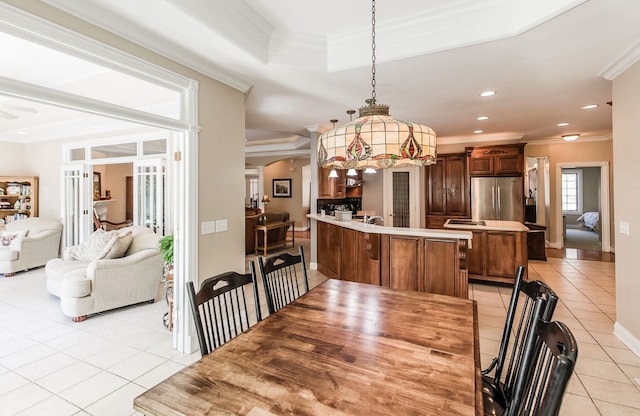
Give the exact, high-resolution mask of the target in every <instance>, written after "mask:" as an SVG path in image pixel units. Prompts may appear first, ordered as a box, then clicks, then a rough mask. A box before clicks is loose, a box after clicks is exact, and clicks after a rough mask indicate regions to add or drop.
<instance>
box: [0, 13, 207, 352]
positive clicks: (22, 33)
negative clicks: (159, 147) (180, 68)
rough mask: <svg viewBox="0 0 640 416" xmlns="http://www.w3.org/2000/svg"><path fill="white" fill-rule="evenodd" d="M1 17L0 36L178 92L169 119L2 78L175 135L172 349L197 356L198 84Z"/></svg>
mask: <svg viewBox="0 0 640 416" xmlns="http://www.w3.org/2000/svg"><path fill="white" fill-rule="evenodd" d="M0 12H1V13H0V31H2V32H4V33H8V34H10V35H13V36H17V37H20V38H22V39H25V40H28V41H31V42H35V43H38V44H41V45H43V46H46V47H49V48H52V49H55V50H58V51H62V52H64V53H68V54H71V55H73V56H76V57H78V58H81V59H85V60H87V61H90V62H93V63H97V64H99V65H102V66H105V67H108V68H111V69H114V70H116V71H120V72H124V73H127V74H129V75H133V76H135V77H137V78H140V79H143V80H146V81H148V82H152V83H154V84H156V85H159V86H164V87H165V88H170V89H174V90H176V91H179V92H180V112H179V113H180V116H179V119H171V118H169V117H164V116H158V115H154V114H151V113H146V112H143V111H139V110H135V109H131V108H127V107H122V106H118V105H114V104H110V103H105V102H101V101H99V100H94V99H91V98H87V97H82V96H78V95H75V94H70V93H65V92H63V91H59V90H55V89H52V88H46V87H42V86H37V85H33V84H30V83H26V82H21V81H18V80H15V79H9V78H5V77H0V91H2V92H3V94H4V95H10V96H13V97H16V98H23V99H27V100H32V101H37V102H41V103H45V104H49V105H57V106H60V107H64V108H69V109H75V110H79V111H84V112H87V113H91V114H96V115H101V116H105V117H110V118H115V119H119V120H125V121H131V122H134V123H137V124H141V125H146V126H151V127H157V128H161V129H166V130H169V131H171V140H170V143H171V144H170V147H169V154H170V157H169V158H168V160H167V161H168V163H167V168H168V169H169V171H170V172H171V175H172V178H173V183H174V185H175V186H173V187H172V191H171V194H170V195H167V198H169V200H170V201H171V202H170V205H169V206H170V209H171V211H172V212H171V215H172V217H173V219H174V221H173V229H172V230H168V232H173V233H174V237H175V246H174V250H175V253H174V273H175V275H174V279H175V284H176V291H175V293H174V313H175V314H176V315H177V317H178V319H177V320H176V321H175V323H174V331H173V347H174V348H176V349H178V351H180V352H184V353H191V352H193V351H195V349H196V348H197V338H196V337H195V332H194V331H193V330H192V329H191V324H190V321H189V319H190V318H189V314H188V313H185V312H184V311H186V310H188V299H187V295H186V292H185V291H182V290H181V287H184V286H185V282H186V281H188V280H193V279H195V278H196V277H197V276H198V270H197V269H198V262H197V253H198V233H197V230H198V209H197V206H198V203H197V201H198V179H197V177H198V176H197V173H198V151H197V150H198V143H197V142H198V135H199V131H200V127H199V124H198V82H197V81H196V80H193V79H191V78H189V77H186V76H184V75H181V74H179V73H176V72H173V71H171V70H169V69H167V68H164V67H162V66H159V65H157V64H153V63H151V62H148V61H145V60H144V59H142V58H140V57H137V56H135V55H132V54H129V53H127V52H125V51H122V50H120V49H117V48H114V47H111V46H109V45H107V44H105V43H102V42H100V41H98V40H96V39H94V38H91V37H89V36H86V35H84V34H82V33H79V32H75V31H73V30H71V29H68V28H66V27H63V26H60V25H58V24H55V23H53V22H50V21H47V20H44V19H41V18H39V17H37V16H34V15H32V14H30V13H28V12H25V11H23V10H22V9H18V8H16V7H13V6H11V5H8V4H5V3H2V2H0ZM171 168H173V169H171ZM182 201H194V203H190V204H184V203H182Z"/></svg>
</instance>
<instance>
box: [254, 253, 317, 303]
mask: <svg viewBox="0 0 640 416" xmlns="http://www.w3.org/2000/svg"><path fill="white" fill-rule="evenodd" d="M258 264H259V266H260V274H261V275H262V283H263V285H264V291H265V294H266V297H267V307H268V308H269V314H272V313H275V312H277V311H278V310H280V309H281V308H283V307H285V306H286V305H288V304H289V303H291V302H292V301H294V300H296V299H297V298H299V297H300V295H302V294H303V293H306V292H308V291H309V279H308V278H307V266H306V263H305V261H304V251H303V249H302V246H298V255H293V254H289V253H282V254H277V255H274V256H271V257H267V258H266V260H265V259H263V258H262V257H259V258H258ZM298 272H299V273H300V276H301V278H302V285H303V287H304V292H303V291H301V290H300V280H299V279H298Z"/></svg>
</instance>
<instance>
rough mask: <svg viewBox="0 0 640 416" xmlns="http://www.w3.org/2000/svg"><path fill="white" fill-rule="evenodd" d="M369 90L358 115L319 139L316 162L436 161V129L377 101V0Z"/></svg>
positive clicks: (360, 165) (353, 165)
mask: <svg viewBox="0 0 640 416" xmlns="http://www.w3.org/2000/svg"><path fill="white" fill-rule="evenodd" d="M371 22H372V30H371V33H372V66H371V73H372V80H371V86H372V94H371V98H369V99H367V100H365V102H366V103H367V105H366V106H364V107H360V109H359V114H360V117H359V118H357V119H356V120H353V121H351V122H349V123H347V124H345V125H343V126H340V127H335V126H334V127H333V128H332V129H331V130H328V131H326V132H324V133H323V134H322V135H321V136H320V138H319V139H318V164H319V165H320V166H322V167H324V168H333V169H364V168H374V169H376V168H390V167H403V166H425V165H432V164H434V163H436V133H435V132H434V131H433V130H432V129H431V128H430V127H428V126H424V125H422V124H416V123H411V122H409V121H404V120H401V119H398V118H396V117H393V116H390V115H389V106H387V105H384V104H378V103H376V30H375V28H376V2H375V0H372V19H371Z"/></svg>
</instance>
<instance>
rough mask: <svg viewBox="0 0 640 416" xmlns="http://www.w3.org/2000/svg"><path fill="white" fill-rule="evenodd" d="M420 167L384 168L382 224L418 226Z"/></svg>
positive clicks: (419, 214)
mask: <svg viewBox="0 0 640 416" xmlns="http://www.w3.org/2000/svg"><path fill="white" fill-rule="evenodd" d="M419 186H420V168H418V167H407V168H391V169H384V176H383V189H384V194H385V197H384V225H385V226H388V227H411V228H420V218H421V207H420V204H419V198H418V195H420V189H419Z"/></svg>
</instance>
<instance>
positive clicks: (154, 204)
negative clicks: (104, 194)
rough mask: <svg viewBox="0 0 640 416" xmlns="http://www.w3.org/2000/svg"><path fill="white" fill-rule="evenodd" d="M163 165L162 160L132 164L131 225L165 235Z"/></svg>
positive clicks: (139, 161)
mask: <svg viewBox="0 0 640 416" xmlns="http://www.w3.org/2000/svg"><path fill="white" fill-rule="evenodd" d="M165 165H166V161H165V159H163V158H157V159H142V160H136V161H135V162H134V163H133V171H134V175H135V179H134V181H133V194H134V198H133V223H134V225H144V226H145V227H148V228H151V229H152V230H153V231H154V232H156V233H157V234H160V235H164V234H165V197H164V195H165Z"/></svg>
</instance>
